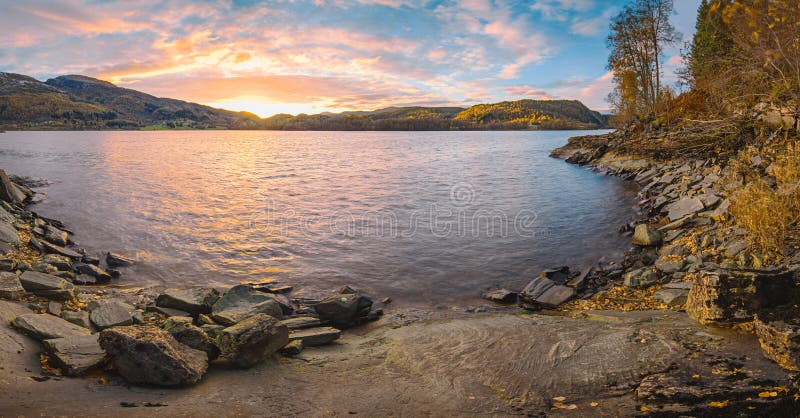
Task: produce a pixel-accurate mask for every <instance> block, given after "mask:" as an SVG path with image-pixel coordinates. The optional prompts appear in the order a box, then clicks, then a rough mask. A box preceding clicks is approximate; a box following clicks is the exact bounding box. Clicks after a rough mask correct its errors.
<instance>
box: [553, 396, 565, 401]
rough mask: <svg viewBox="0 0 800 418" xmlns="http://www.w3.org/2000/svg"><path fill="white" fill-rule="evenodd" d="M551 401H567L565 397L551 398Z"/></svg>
mask: <svg viewBox="0 0 800 418" xmlns="http://www.w3.org/2000/svg"><path fill="white" fill-rule="evenodd" d="M553 400H554V401H556V402H564V401H566V400H567V397H566V396H556V397H554V398H553Z"/></svg>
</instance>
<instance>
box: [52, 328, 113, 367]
mask: <svg viewBox="0 0 800 418" xmlns="http://www.w3.org/2000/svg"><path fill="white" fill-rule="evenodd" d="M42 345H43V346H44V350H45V352H46V353H47V355H48V357H49V359H50V364H52V365H53V366H56V367H58V368H59V369H61V371H62V372H64V374H66V375H67V376H80V375H82V374H84V373H85V372H87V371H88V370H91V369H95V368H98V367H100V366H102V365H103V363H104V361H105V356H106V353H105V351H103V349H102V348H100V344H99V343H98V342H97V336H96V335H84V336H79V337H66V338H56V339H52V340H44V341H42Z"/></svg>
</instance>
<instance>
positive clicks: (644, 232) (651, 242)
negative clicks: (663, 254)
mask: <svg viewBox="0 0 800 418" xmlns="http://www.w3.org/2000/svg"><path fill="white" fill-rule="evenodd" d="M661 241H662V237H661V232H659V231H658V230H656V229H654V228H653V227H651V226H650V225H647V224H639V225H636V229H635V230H634V232H633V245H639V246H642V247H657V246H659V245H661Z"/></svg>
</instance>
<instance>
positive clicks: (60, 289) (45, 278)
mask: <svg viewBox="0 0 800 418" xmlns="http://www.w3.org/2000/svg"><path fill="white" fill-rule="evenodd" d="M19 281H20V283H21V284H22V287H23V288H25V290H27V291H28V292H32V293H33V294H35V295H38V296H42V297H46V298H49V299H56V300H69V299H72V298H73V297H74V293H73V289H74V286H73V285H72V283H69V282H67V281H66V280H64V279H62V278H60V277H56V276H53V275H50V274H45V273H39V272H35V271H26V272H24V273H22V275H21V276H19Z"/></svg>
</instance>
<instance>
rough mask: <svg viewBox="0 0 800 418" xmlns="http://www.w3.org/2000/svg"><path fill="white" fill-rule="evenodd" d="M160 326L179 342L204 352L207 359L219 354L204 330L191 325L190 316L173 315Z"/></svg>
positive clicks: (212, 358)
mask: <svg viewBox="0 0 800 418" xmlns="http://www.w3.org/2000/svg"><path fill="white" fill-rule="evenodd" d="M179 318H180V319H179ZM161 327H162V328H164V329H165V330H166V331H167V332H169V333H170V334H172V336H173V337H175V339H176V340H178V342H180V343H181V344H183V345H186V346H188V347H191V348H194V349H195V350H200V351H202V352H204V353H206V355H207V356H208V360H209V361H211V360H214V359H215V358H217V356H219V349H218V348H217V346H216V345H215V344H214V342H213V341H211V338H210V337H209V336H208V334H207V333H206V332H205V331H203V330H202V329H201V328H200V327H197V326H195V325H192V318H191V317H183V318H181V317H173V318H170V319H168V320H166V321H164V324H162V326H161Z"/></svg>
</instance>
